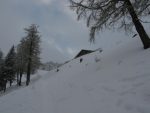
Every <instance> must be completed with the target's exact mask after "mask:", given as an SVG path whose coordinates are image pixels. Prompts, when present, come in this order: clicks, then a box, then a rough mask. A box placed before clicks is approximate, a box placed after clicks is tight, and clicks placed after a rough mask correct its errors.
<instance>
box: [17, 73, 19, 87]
mask: <svg viewBox="0 0 150 113" xmlns="http://www.w3.org/2000/svg"><path fill="white" fill-rule="evenodd" d="M17 85H19V71H17Z"/></svg>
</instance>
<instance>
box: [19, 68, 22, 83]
mask: <svg viewBox="0 0 150 113" xmlns="http://www.w3.org/2000/svg"><path fill="white" fill-rule="evenodd" d="M22 73H23V72H22V71H21V72H20V78H19V86H21V80H22Z"/></svg>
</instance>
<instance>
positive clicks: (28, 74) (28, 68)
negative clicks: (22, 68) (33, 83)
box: [26, 40, 32, 86]
mask: <svg viewBox="0 0 150 113" xmlns="http://www.w3.org/2000/svg"><path fill="white" fill-rule="evenodd" d="M31 57H32V40H31V43H30V50H29V58H28V65H27V81H26V85H27V86H28V85H29V83H30V74H31V62H32V58H31Z"/></svg>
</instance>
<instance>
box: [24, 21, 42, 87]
mask: <svg viewBox="0 0 150 113" xmlns="http://www.w3.org/2000/svg"><path fill="white" fill-rule="evenodd" d="M37 28H38V26H37V25H35V24H32V25H31V26H29V28H25V32H26V34H27V36H26V37H25V41H26V42H25V45H26V46H25V50H26V57H27V71H26V72H27V80H26V85H29V83H30V74H31V73H32V72H35V71H36V70H37V69H38V67H39V65H40V57H39V55H40V42H41V41H40V37H41V36H40V35H39V31H38V30H37Z"/></svg>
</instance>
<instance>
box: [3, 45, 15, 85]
mask: <svg viewBox="0 0 150 113" xmlns="http://www.w3.org/2000/svg"><path fill="white" fill-rule="evenodd" d="M15 58H16V53H15V48H14V46H12V48H11V49H10V51H9V52H8V54H7V56H6V57H5V60H4V64H3V66H2V72H1V77H2V79H3V80H6V81H9V82H10V86H11V84H12V82H13V81H14V80H15V73H16V70H15Z"/></svg>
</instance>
